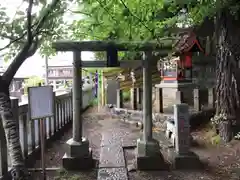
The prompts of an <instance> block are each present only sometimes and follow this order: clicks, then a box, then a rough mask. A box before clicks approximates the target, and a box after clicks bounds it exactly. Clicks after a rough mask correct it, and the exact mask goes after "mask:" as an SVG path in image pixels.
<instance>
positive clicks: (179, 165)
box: [174, 152, 202, 169]
mask: <svg viewBox="0 0 240 180" xmlns="http://www.w3.org/2000/svg"><path fill="white" fill-rule="evenodd" d="M174 161H175V162H174V166H175V169H200V168H202V163H201V161H200V159H199V157H198V155H197V154H195V153H194V152H189V153H187V154H183V155H176V156H175V158H174Z"/></svg>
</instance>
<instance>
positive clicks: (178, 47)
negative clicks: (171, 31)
mask: <svg viewBox="0 0 240 180" xmlns="http://www.w3.org/2000/svg"><path fill="white" fill-rule="evenodd" d="M195 45H196V47H197V48H198V51H201V52H203V53H204V49H203V48H202V47H201V45H200V43H199V41H198V40H197V36H196V35H195V33H193V32H184V33H182V34H180V40H178V41H177V42H176V44H175V45H174V47H175V51H176V53H181V54H182V53H185V52H189V51H191V50H192V48H193V47H194V46H195Z"/></svg>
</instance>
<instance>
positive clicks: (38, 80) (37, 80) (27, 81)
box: [24, 76, 43, 94]
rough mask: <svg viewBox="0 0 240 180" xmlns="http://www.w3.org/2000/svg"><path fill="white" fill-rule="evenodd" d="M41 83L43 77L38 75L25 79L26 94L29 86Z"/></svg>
mask: <svg viewBox="0 0 240 180" xmlns="http://www.w3.org/2000/svg"><path fill="white" fill-rule="evenodd" d="M39 83H43V79H42V78H40V77H38V76H31V77H29V78H28V79H25V80H24V94H27V89H28V87H32V86H38V85H39Z"/></svg>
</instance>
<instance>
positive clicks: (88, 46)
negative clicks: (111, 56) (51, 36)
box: [53, 40, 173, 51]
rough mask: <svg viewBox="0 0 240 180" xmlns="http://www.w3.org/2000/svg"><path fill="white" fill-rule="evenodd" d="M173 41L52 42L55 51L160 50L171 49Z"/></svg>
mask: <svg viewBox="0 0 240 180" xmlns="http://www.w3.org/2000/svg"><path fill="white" fill-rule="evenodd" d="M172 45H173V41H172V40H163V41H162V42H161V43H158V42H156V41H149V42H131V41H129V42H121V41H66V40H62V41H57V42H54V43H53V48H54V49H56V51H107V50H109V49H115V50H117V51H162V50H169V51H171V50H172Z"/></svg>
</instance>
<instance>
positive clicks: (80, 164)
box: [62, 138, 93, 170]
mask: <svg viewBox="0 0 240 180" xmlns="http://www.w3.org/2000/svg"><path fill="white" fill-rule="evenodd" d="M62 163H63V168H65V169H67V170H84V169H90V168H92V167H93V158H92V150H91V149H90V148H89V142H88V140H87V139H86V138H82V142H76V141H74V140H73V139H69V140H68V141H67V142H66V153H65V154H64V156H63V158H62Z"/></svg>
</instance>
